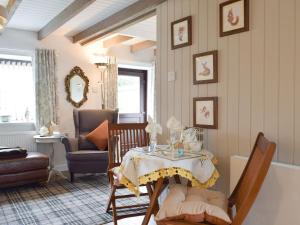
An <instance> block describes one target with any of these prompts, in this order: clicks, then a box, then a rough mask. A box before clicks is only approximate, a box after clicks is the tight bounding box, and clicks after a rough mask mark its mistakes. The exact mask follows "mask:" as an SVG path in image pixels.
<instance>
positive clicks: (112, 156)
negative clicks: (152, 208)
mask: <svg viewBox="0 0 300 225" xmlns="http://www.w3.org/2000/svg"><path fill="white" fill-rule="evenodd" d="M146 126H147V123H124V124H109V125H108V138H109V139H108V151H109V153H108V154H109V168H108V176H109V181H110V185H111V193H110V196H109V200H108V202H107V207H106V212H109V211H110V210H112V215H113V221H114V224H115V225H116V224H117V220H119V219H122V218H125V217H134V216H140V215H145V212H133V213H126V215H118V214H117V213H118V210H127V209H131V210H130V211H133V210H134V209H137V208H138V209H141V207H144V208H146V207H147V206H148V205H149V203H148V204H135V205H127V206H117V205H116V200H117V199H124V198H133V197H135V198H136V196H135V195H134V194H126V195H116V190H117V189H124V188H126V187H125V186H124V185H121V184H120V183H119V181H118V177H117V176H116V175H115V174H114V173H113V172H112V169H113V168H116V167H118V166H120V165H121V163H122V159H123V157H124V155H125V154H126V153H127V152H128V151H129V150H130V149H131V148H136V147H143V146H148V144H149V135H148V134H147V133H146V131H145V128H146ZM147 190H148V189H147ZM148 191H150V190H148ZM148 191H147V192H146V193H141V194H140V196H145V195H149V194H148Z"/></svg>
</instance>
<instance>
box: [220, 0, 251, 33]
mask: <svg viewBox="0 0 300 225" xmlns="http://www.w3.org/2000/svg"><path fill="white" fill-rule="evenodd" d="M248 30H249V0H230V1H227V2H224V3H222V4H220V36H221V37H223V36H227V35H231V34H237V33H241V32H245V31H248Z"/></svg>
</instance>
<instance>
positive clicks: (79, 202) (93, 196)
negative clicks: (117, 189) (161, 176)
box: [0, 175, 146, 225]
mask: <svg viewBox="0 0 300 225" xmlns="http://www.w3.org/2000/svg"><path fill="white" fill-rule="evenodd" d="M121 192H122V194H124V192H126V190H121ZM109 193H110V188H109V185H108V181H107V177H106V176H104V175H100V176H87V177H83V178H80V179H77V181H76V182H74V183H73V184H72V183H70V182H68V181H67V180H59V181H56V182H53V183H51V184H49V185H47V186H39V185H35V186H33V185H31V186H24V187H17V188H10V189H4V190H1V192H0V224H1V225H5V224H9V225H23V224H24V225H25V224H26V225H28V224H30V225H31V224H36V225H49V224H55V225H60V224H72V225H73V224H74V225H84V224H87V225H93V224H97V225H101V224H105V223H108V222H111V221H112V216H111V214H108V213H105V204H106V202H107V199H108V196H109ZM145 201H146V199H145V198H144V199H143V198H140V199H136V198H132V199H130V200H128V199H124V200H123V199H122V200H120V201H119V205H125V204H134V203H141V202H145ZM123 213H126V212H123Z"/></svg>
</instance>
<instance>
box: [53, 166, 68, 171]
mask: <svg viewBox="0 0 300 225" xmlns="http://www.w3.org/2000/svg"><path fill="white" fill-rule="evenodd" d="M55 169H56V170H58V171H68V170H69V169H68V165H67V164H60V165H56V166H55Z"/></svg>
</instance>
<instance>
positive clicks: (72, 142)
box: [61, 137, 78, 153]
mask: <svg viewBox="0 0 300 225" xmlns="http://www.w3.org/2000/svg"><path fill="white" fill-rule="evenodd" d="M61 142H62V143H63V145H64V146H65V149H66V152H67V153H68V152H75V151H78V139H77V138H67V137H63V138H62V139H61Z"/></svg>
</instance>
